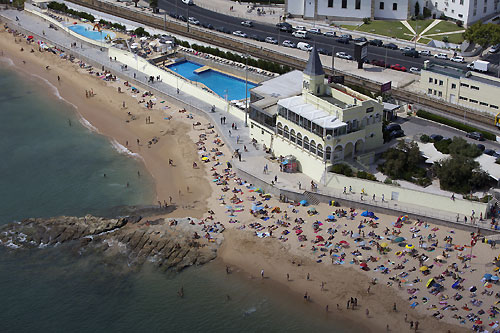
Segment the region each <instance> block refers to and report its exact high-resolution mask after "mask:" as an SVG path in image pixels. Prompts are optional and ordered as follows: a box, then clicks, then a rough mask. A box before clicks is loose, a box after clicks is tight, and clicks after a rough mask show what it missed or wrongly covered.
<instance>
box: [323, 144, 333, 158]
mask: <svg viewBox="0 0 500 333" xmlns="http://www.w3.org/2000/svg"><path fill="white" fill-rule="evenodd" d="M325 152H326V160H327V161H329V160H331V158H332V147H330V146H328V147H326V150H325Z"/></svg>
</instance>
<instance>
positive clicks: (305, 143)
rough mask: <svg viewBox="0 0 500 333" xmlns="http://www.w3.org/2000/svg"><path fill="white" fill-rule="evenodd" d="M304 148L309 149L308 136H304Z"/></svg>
mask: <svg viewBox="0 0 500 333" xmlns="http://www.w3.org/2000/svg"><path fill="white" fill-rule="evenodd" d="M304 149H305V150H309V138H308V137H307V136H305V137H304Z"/></svg>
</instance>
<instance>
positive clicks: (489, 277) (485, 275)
mask: <svg viewBox="0 0 500 333" xmlns="http://www.w3.org/2000/svg"><path fill="white" fill-rule="evenodd" d="M492 276H493V275H491V274H489V273H486V274H484V278H485V279H486V280H487V281H488V280H491V277H492Z"/></svg>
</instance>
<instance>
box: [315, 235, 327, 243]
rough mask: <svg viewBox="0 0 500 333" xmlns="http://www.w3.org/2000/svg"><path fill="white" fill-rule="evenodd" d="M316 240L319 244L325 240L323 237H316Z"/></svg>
mask: <svg viewBox="0 0 500 333" xmlns="http://www.w3.org/2000/svg"><path fill="white" fill-rule="evenodd" d="M316 239H317V240H319V241H320V242H322V241H324V240H325V239H324V238H323V236H316Z"/></svg>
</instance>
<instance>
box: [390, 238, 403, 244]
mask: <svg viewBox="0 0 500 333" xmlns="http://www.w3.org/2000/svg"><path fill="white" fill-rule="evenodd" d="M404 240H405V238H404V237H396V238H394V239H393V240H392V241H393V242H394V243H401V242H402V241H404Z"/></svg>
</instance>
